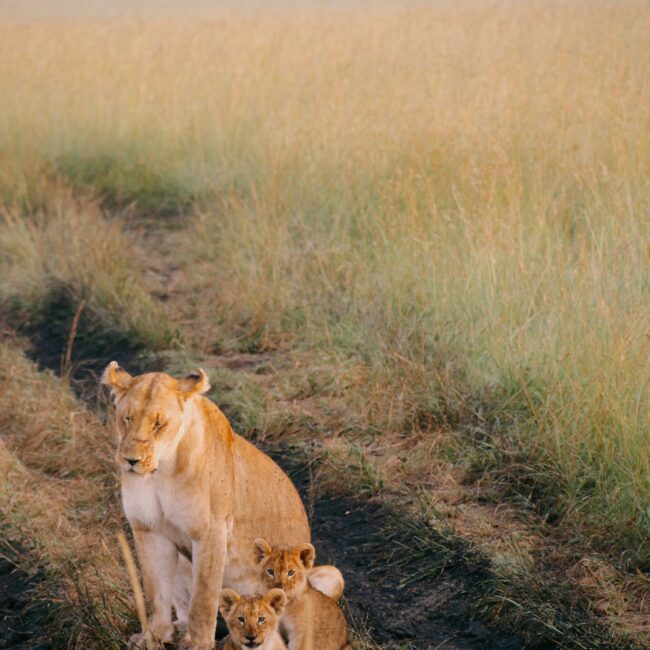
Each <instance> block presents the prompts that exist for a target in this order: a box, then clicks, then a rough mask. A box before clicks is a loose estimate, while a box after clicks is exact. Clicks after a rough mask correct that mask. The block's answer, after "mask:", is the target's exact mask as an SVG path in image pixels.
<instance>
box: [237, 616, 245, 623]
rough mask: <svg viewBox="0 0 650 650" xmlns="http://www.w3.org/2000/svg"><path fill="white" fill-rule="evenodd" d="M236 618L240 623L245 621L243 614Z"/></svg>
mask: <svg viewBox="0 0 650 650" xmlns="http://www.w3.org/2000/svg"><path fill="white" fill-rule="evenodd" d="M237 620H238V621H239V624H240V625H243V624H244V623H245V622H246V619H245V618H244V617H243V616H239V617H238V618H237Z"/></svg>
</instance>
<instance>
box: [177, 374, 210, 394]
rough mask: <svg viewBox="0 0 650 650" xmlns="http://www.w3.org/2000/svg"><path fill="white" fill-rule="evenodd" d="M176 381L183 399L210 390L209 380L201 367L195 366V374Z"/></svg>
mask: <svg viewBox="0 0 650 650" xmlns="http://www.w3.org/2000/svg"><path fill="white" fill-rule="evenodd" d="M178 383H179V385H180V388H181V393H183V397H184V398H185V399H189V398H190V397H192V395H202V394H203V393H207V392H208V391H209V390H210V380H209V379H208V375H207V373H206V372H205V370H203V368H197V370H196V374H195V375H190V376H189V377H185V379H179V380H178Z"/></svg>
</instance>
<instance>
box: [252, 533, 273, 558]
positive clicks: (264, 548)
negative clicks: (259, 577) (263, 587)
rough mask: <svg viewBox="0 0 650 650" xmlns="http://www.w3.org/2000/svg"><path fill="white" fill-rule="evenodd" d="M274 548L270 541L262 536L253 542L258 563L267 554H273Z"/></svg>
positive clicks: (254, 555)
mask: <svg viewBox="0 0 650 650" xmlns="http://www.w3.org/2000/svg"><path fill="white" fill-rule="evenodd" d="M272 550H273V549H272V548H271V547H270V546H269V544H268V542H267V541H266V540H265V539H262V538H261V537H260V538H259V539H256V540H255V541H254V542H253V557H254V558H255V563H256V564H261V563H262V561H263V560H264V558H265V557H266V556H267V555H271V551H272Z"/></svg>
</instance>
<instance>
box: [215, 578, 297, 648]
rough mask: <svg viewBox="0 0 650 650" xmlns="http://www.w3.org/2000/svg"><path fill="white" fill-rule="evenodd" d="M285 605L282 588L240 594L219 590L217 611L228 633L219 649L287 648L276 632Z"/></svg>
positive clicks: (229, 590)
mask: <svg viewBox="0 0 650 650" xmlns="http://www.w3.org/2000/svg"><path fill="white" fill-rule="evenodd" d="M286 604H287V596H286V594H285V593H284V591H282V589H271V590H270V591H267V592H266V594H265V595H264V596H261V597H252V596H240V595H239V594H238V593H237V592H235V591H233V590H232V589H223V590H222V592H221V595H220V597H219V611H220V612H221V615H222V616H223V618H224V620H225V621H226V625H227V626H228V632H229V633H230V634H229V635H228V636H227V637H226V639H225V641H224V645H223V646H222V650H242V648H256V650H287V646H286V645H284V641H283V640H282V637H281V636H280V634H279V633H278V621H279V620H280V617H281V616H282V614H283V612H284V608H285V605H286Z"/></svg>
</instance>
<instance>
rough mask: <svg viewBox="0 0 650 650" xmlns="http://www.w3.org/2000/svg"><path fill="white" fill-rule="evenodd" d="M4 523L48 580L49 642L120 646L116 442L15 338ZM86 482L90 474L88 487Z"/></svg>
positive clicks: (1, 509) (5, 380)
mask: <svg viewBox="0 0 650 650" xmlns="http://www.w3.org/2000/svg"><path fill="white" fill-rule="evenodd" d="M0 413H2V416H1V417H0V475H1V476H2V481H0V526H1V527H2V536H3V541H4V542H7V541H8V542H12V543H17V544H18V545H19V547H20V548H22V549H23V550H24V551H25V557H21V558H19V559H20V562H21V565H22V566H29V565H30V564H32V565H36V566H38V567H40V568H42V569H44V570H45V571H46V572H47V573H46V575H47V578H48V583H47V590H45V591H43V590H41V591H43V593H38V594H34V599H35V600H37V599H42V600H47V602H48V603H50V606H51V608H52V610H51V611H52V614H53V621H52V629H50V630H49V633H50V635H52V636H54V637H55V641H56V642H60V641H61V639H65V642H66V643H67V646H66V647H70V648H82V647H88V644H90V645H93V646H94V645H98V646H101V647H106V648H118V647H121V645H122V638H123V636H124V633H125V629H126V628H127V625H128V624H129V623H130V611H129V604H128V601H129V599H128V596H127V595H126V594H127V593H128V592H127V584H128V583H127V580H126V576H125V574H124V571H123V568H122V566H121V563H120V559H119V548H118V544H117V541H116V539H115V531H116V530H117V529H118V528H119V527H120V526H121V521H120V517H119V508H118V504H117V499H116V498H115V497H116V485H117V482H116V477H115V474H114V468H113V462H112V456H113V436H112V434H111V433H110V432H109V431H108V429H107V428H106V427H105V425H104V424H102V423H101V422H100V421H99V420H98V418H97V417H96V416H94V415H93V414H92V413H90V412H89V411H88V410H87V409H86V408H85V407H84V406H83V404H81V403H80V402H78V401H77V400H76V399H75V398H74V396H73V395H72V394H71V391H70V389H69V388H68V387H67V386H66V385H65V384H64V383H63V382H61V381H60V380H59V379H58V378H56V377H54V376H53V375H51V374H49V373H43V372H39V371H38V370H37V369H36V368H35V366H34V365H33V364H32V363H30V362H29V361H28V360H27V359H26V358H25V356H24V354H23V344H22V343H21V342H20V341H18V340H15V339H11V338H3V339H2V340H0ZM88 477H92V479H91V480H89V479H88Z"/></svg>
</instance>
